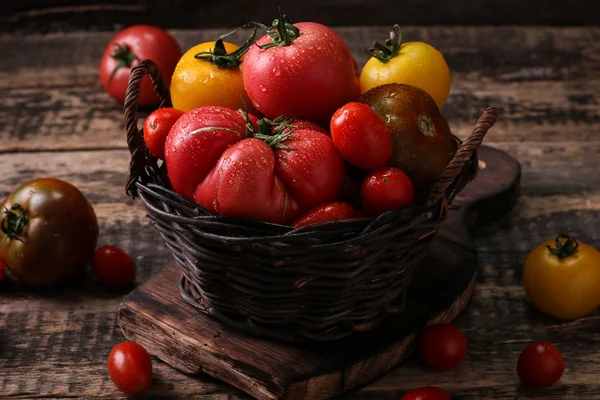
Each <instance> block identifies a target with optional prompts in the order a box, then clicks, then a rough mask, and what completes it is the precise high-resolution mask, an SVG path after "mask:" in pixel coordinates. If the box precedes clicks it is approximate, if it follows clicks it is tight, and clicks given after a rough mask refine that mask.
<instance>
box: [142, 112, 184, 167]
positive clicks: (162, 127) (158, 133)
mask: <svg viewBox="0 0 600 400" xmlns="http://www.w3.org/2000/svg"><path fill="white" fill-rule="evenodd" d="M182 115H183V111H180V110H177V109H175V108H170V107H167V108H159V109H158V110H156V111H154V112H153V113H152V114H150V115H148V118H146V121H144V141H145V142H146V146H148V149H149V150H150V152H151V153H152V155H154V157H157V158H159V159H161V160H164V159H165V141H166V140H167V135H168V134H169V131H170V130H171V127H172V126H173V124H174V123H175V122H176V121H177V120H178V119H179V117H181V116H182Z"/></svg>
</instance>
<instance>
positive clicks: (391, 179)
mask: <svg viewBox="0 0 600 400" xmlns="http://www.w3.org/2000/svg"><path fill="white" fill-rule="evenodd" d="M360 197H361V200H362V203H363V207H364V209H365V211H366V212H367V213H368V214H369V215H371V216H373V217H376V216H378V215H381V214H383V213H385V212H387V211H390V210H394V209H397V208H401V207H408V206H410V205H412V204H413V202H414V188H413V185H412V183H411V182H410V179H409V178H408V176H407V175H406V174H405V173H404V172H402V171H401V170H399V169H397V168H394V167H383V168H380V169H378V170H376V171H374V172H371V173H369V174H368V175H367V176H366V177H365V179H364V180H363V182H362V185H361V187H360Z"/></svg>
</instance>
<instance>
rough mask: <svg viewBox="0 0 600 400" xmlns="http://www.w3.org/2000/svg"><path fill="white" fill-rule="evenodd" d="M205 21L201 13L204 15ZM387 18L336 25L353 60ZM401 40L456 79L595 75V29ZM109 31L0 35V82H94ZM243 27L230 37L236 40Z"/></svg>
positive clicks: (491, 31)
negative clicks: (421, 45)
mask: <svg viewBox="0 0 600 400" xmlns="http://www.w3.org/2000/svg"><path fill="white" fill-rule="evenodd" d="M204 20H206V19H204ZM390 28H391V24H386V25H382V26H373V27H336V28H335V30H336V31H337V32H338V33H339V34H340V35H341V36H342V37H343V38H344V39H345V40H346V42H347V43H348V46H349V48H350V49H351V51H352V53H353V55H354V57H355V58H356V59H357V61H358V63H359V65H361V66H362V65H363V64H364V63H365V62H366V60H367V59H368V55H367V53H366V52H364V51H363V47H364V46H367V47H368V46H370V45H371V44H372V42H373V41H374V40H384V39H385V38H386V37H387V36H388V32H389V30H390ZM402 29H403V33H404V38H405V40H406V41H426V42H428V43H431V44H432V45H434V46H436V47H437V48H438V49H440V51H442V52H443V53H444V56H445V57H446V59H447V62H448V64H449V66H450V68H451V70H452V73H453V78H454V79H455V80H462V79H473V80H479V79H492V80H497V81H503V82H511V81H520V80H530V81H531V80H555V79H559V80H560V79H572V78H586V79H594V78H598V77H599V76H600V59H599V58H598V57H597V54H598V42H599V40H600V29H599V28H593V27H586V28H582V27H571V28H565V27H562V28H550V27H534V28H531V27H461V26H452V27H444V26H432V27H422V26H413V25H406V26H403V27H402ZM223 31H224V30H223V29H202V30H194V31H185V30H183V31H182V30H175V31H172V33H173V35H174V36H175V38H176V39H177V41H178V42H179V44H180V46H181V47H182V49H183V50H187V49H189V48H191V47H192V46H194V45H195V44H197V43H201V42H203V41H208V40H215V38H216V37H218V36H219V35H220V34H221V33H223ZM113 35H114V32H88V33H85V32H76V33H69V34H65V33H55V34H49V35H25V36H21V35H16V36H13V35H7V34H3V35H0V48H2V63H1V64H0V88H22V87H56V86H61V87H64V86H79V85H86V86H95V87H100V86H99V79H98V63H99V62H100V57H101V55H102V52H103V50H104V48H105V46H106V44H107V43H108V42H109V40H110V39H111V38H112V36H113ZM243 36H244V33H241V34H239V35H236V36H234V37H233V39H232V40H234V41H237V42H240V43H241V42H242V41H243V40H242V38H243Z"/></svg>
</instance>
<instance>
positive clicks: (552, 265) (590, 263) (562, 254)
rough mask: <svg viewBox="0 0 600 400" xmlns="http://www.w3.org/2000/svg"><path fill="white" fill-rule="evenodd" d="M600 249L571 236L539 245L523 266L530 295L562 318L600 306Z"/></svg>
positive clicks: (587, 312) (557, 316)
mask: <svg viewBox="0 0 600 400" xmlns="http://www.w3.org/2000/svg"><path fill="white" fill-rule="evenodd" d="M599 266H600V252H599V251H598V250H596V249H595V248H594V247H592V246H589V245H587V244H585V243H580V242H578V241H577V240H575V239H574V238H572V237H570V236H568V235H559V236H558V237H557V238H556V239H554V240H547V241H545V242H543V243H540V244H539V245H538V246H536V247H535V248H534V249H533V250H532V251H531V252H530V253H529V255H528V256H527V259H526V260H525V264H524V267H523V284H524V287H525V292H526V293H527V297H528V298H529V300H530V301H531V303H533V305H534V306H535V307H536V308H537V309H539V310H541V311H542V312H544V313H546V314H548V315H550V316H552V317H555V318H561V319H573V318H579V317H582V316H584V315H587V314H589V313H591V312H592V311H594V310H595V309H596V308H597V307H598V305H600V267H599Z"/></svg>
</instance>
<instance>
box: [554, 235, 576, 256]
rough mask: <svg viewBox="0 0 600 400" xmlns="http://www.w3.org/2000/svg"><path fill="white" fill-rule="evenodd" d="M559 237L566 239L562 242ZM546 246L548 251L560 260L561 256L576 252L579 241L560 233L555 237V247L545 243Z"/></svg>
mask: <svg viewBox="0 0 600 400" xmlns="http://www.w3.org/2000/svg"><path fill="white" fill-rule="evenodd" d="M561 238H563V239H566V240H565V242H564V243H563V242H561V241H560V239H561ZM546 247H548V250H549V251H550V253H552V254H554V255H555V256H557V257H558V258H560V259H561V260H562V259H563V258H567V257H570V256H572V255H573V254H575V253H577V249H578V248H579V243H577V240H575V239H574V238H572V237H571V236H569V235H565V234H560V235H558V236H557V237H556V248H554V247H552V246H550V245H547V246H546Z"/></svg>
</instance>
